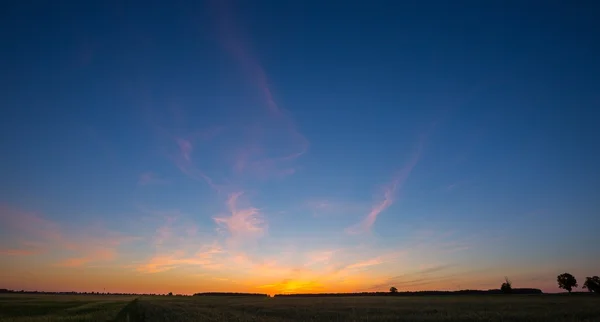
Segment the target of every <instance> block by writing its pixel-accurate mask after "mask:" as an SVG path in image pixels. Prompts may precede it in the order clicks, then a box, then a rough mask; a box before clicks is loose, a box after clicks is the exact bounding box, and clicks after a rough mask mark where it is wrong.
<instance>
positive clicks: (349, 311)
mask: <svg viewBox="0 0 600 322" xmlns="http://www.w3.org/2000/svg"><path fill="white" fill-rule="evenodd" d="M0 321H14V322H30V321H31V322H34V321H48V322H54V321H131V322H133V321H148V322H151V321H600V297H598V296H569V295H566V294H565V295H513V296H505V295H485V296H440V297H435V296H413V297H400V296H397V297H390V296H384V297H313V298H261V297H257V298H253V297H223V296H219V297H208V296H207V297H167V296H164V297H159V296H156V297H139V298H132V297H125V296H90V295H87V296H84V295H76V296H69V295H28V294H11V295H0Z"/></svg>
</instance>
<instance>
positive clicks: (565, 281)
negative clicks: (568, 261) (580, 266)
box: [556, 273, 577, 293]
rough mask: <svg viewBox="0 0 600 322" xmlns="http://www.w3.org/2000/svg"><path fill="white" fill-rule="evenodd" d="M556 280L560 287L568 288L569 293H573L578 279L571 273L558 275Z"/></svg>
mask: <svg viewBox="0 0 600 322" xmlns="http://www.w3.org/2000/svg"><path fill="white" fill-rule="evenodd" d="M556 281H557V282H558V287H560V288H562V289H564V290H567V291H568V292H569V293H571V290H573V288H574V287H577V279H575V276H573V275H571V274H569V273H562V274H560V275H558V276H557V277H556Z"/></svg>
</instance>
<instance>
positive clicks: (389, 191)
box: [346, 143, 423, 234]
mask: <svg viewBox="0 0 600 322" xmlns="http://www.w3.org/2000/svg"><path fill="white" fill-rule="evenodd" d="M422 148H423V144H422V143H420V144H419V146H418V149H417V151H416V152H415V153H413V155H412V156H411V157H410V159H409V160H408V162H407V163H406V164H405V165H404V167H403V168H402V169H401V170H400V171H399V172H398V173H397V174H396V175H395V176H394V177H393V179H392V181H391V182H390V183H389V184H388V185H386V186H385V187H384V191H383V200H382V201H380V202H379V203H377V204H375V205H373V207H372V208H371V211H370V212H369V213H368V214H367V216H366V217H365V218H364V219H363V220H362V222H360V223H359V224H357V225H354V226H352V227H349V228H347V229H346V232H348V233H351V234H356V233H360V232H364V231H368V230H370V229H371V227H372V226H373V224H374V223H375V221H376V220H377V216H379V214H380V213H381V212H383V211H384V210H386V209H387V208H389V207H390V206H391V205H392V204H393V203H394V202H395V201H396V191H397V190H399V189H401V188H402V186H403V185H404V183H405V181H406V179H408V176H409V175H410V173H411V172H412V170H413V169H414V167H415V166H416V165H417V163H418V162H419V160H420V158H421V153H422Z"/></svg>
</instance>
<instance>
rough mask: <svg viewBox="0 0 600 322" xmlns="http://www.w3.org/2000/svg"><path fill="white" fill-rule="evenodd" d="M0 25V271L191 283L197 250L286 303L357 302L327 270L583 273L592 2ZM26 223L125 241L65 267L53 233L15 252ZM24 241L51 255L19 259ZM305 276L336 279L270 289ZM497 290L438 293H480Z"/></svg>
mask: <svg viewBox="0 0 600 322" xmlns="http://www.w3.org/2000/svg"><path fill="white" fill-rule="evenodd" d="M0 12H2V13H1V16H0V21H1V22H0V35H1V36H2V39H3V42H2V45H1V46H2V50H1V51H0V70H1V71H2V72H1V73H0V81H1V83H0V85H1V86H0V91H1V92H0V94H1V95H0V108H1V117H0V191H1V194H0V203H2V205H3V208H1V209H2V212H3V214H2V220H4V223H5V226H4V227H9V228H5V229H4V228H0V230H2V229H4V230H6V231H5V232H6V233H10V234H7V235H6V236H7V237H3V238H2V239H0V242H2V246H3V247H2V249H4V251H3V254H4V255H0V256H13V257H17V258H18V260H16V263H20V262H19V261H22V262H23V263H25V262H27V261H29V260H33V259H32V258H35V256H47V257H44V258H45V259H44V262H45V263H46V262H47V263H51V262H52V260H53V259H56V258H60V259H62V258H66V259H65V260H67V262H65V263H68V264H69V265H66V266H70V267H71V266H77V267H87V266H86V265H91V264H94V263H97V262H102V263H105V264H106V265H111V267H114V268H116V267H118V268H119V272H118V273H115V274H117V275H116V276H120V277H122V276H128V275H127V274H133V273H131V270H132V267H134V268H133V271H134V272H136V274H142V275H143V274H144V273H148V272H150V271H152V272H154V271H157V270H160V269H157V270H154V271H153V270H152V269H148V267H150V266H148V265H149V263H156V262H160V261H163V264H164V261H165V258H168V259H169V260H167V262H169V263H170V264H168V265H167V264H164V267H168V269H165V270H161V271H162V272H164V271H166V270H169V271H171V272H172V271H173V270H175V271H177V269H183V268H186V267H187V266H192V267H195V268H193V269H197V270H199V271H202V270H204V269H207V270H210V268H211V267H209V266H210V265H206V263H204V262H203V264H198V263H196V262H194V261H193V260H190V258H195V257H193V256H198V255H194V254H196V251H195V250H197V249H198V248H202V247H204V246H206V245H212V246H214V247H216V248H218V249H220V250H221V251H220V252H218V254H221V255H222V256H221V257H219V258H216V259H213V260H214V261H215V262H218V263H229V262H227V261H231V260H233V261H234V262H235V263H237V264H240V263H239V261H240V258H242V257H243V258H245V260H246V261H247V262H246V264H248V263H251V264H248V265H255V266H250V267H251V268H254V269H257V268H256V267H258V266H256V265H259V264H257V263H264V262H268V263H272V262H276V263H277V265H278V266H277V267H278V268H281V270H282V271H283V272H280V273H281V275H277V276H278V277H277V278H279V280H277V281H268V280H264V279H260V277H256V276H250V277H248V278H247V280H248V281H255V280H256V281H259V280H260V283H263V282H264V284H268V285H271V284H273V283H276V282H280V281H281V280H285V281H288V280H290V279H292V280H293V279H298V280H302V281H304V282H298V283H299V284H298V285H301V286H297V285H296V286H293V287H292V286H290V285H289V284H285V283H283V284H285V285H287V286H285V285H284V286H281V285H280V286H278V287H279V288H278V289H277V290H284V291H285V290H288V291H289V290H292V291H296V290H303V289H305V290H309V289H310V290H315V289H316V290H321V289H320V288H318V287H317V286H315V285H320V286H319V287H322V289H330V290H335V289H338V290H339V289H343V290H362V289H368V288H369V287H370V285H369V284H368V283H366V282H355V283H354V284H352V283H351V282H348V281H347V283H350V284H344V283H343V282H341V280H340V278H341V277H339V276H337V275H336V274H338V273H339V271H338V270H337V269H339V267H346V269H347V270H349V272H350V273H347V274H348V275H344V276H353V277H354V278H355V280H356V281H360V280H361V278H365V277H368V278H369V279H373V280H375V279H378V280H379V281H382V282H384V283H386V282H387V280H386V278H390V276H398V275H400V274H399V273H400V272H412V271H413V270H414V269H417V270H418V267H420V268H421V269H423V267H426V266H428V265H429V266H432V265H433V266H435V265H438V266H439V267H446V266H450V267H456V269H457V270H458V271H460V272H462V273H464V274H466V272H468V271H469V269H477V268H481V269H484V268H486V267H487V266H486V265H491V266H493V267H496V268H499V269H501V270H499V271H498V274H499V275H498V276H499V277H500V278H501V277H502V276H504V275H506V274H512V275H514V276H515V278H513V280H516V281H518V282H521V283H522V284H527V285H530V286H534V287H542V288H545V289H547V290H554V289H555V288H554V286H553V283H554V282H553V278H554V277H553V276H554V275H555V273H556V274H558V273H562V271H563V270H571V271H573V272H576V273H579V274H592V273H595V274H597V273H598V272H592V271H593V269H597V268H598V267H600V262H598V260H597V259H593V258H597V256H593V255H592V253H594V252H597V251H596V250H595V248H594V245H597V244H598V243H599V242H600V240H599V239H598V237H597V232H596V229H595V228H594V227H598V224H599V223H600V219H599V218H600V216H599V213H598V212H599V211H600V201H599V200H600V198H599V197H600V196H599V195H598V192H599V191H600V170H599V167H598V165H599V164H600V148H599V147H600V144H599V143H598V139H600V127H598V120H599V116H600V112H599V108H600V60H598V59H597V58H596V57H598V56H599V54H598V53H599V52H600V33H599V30H600V25H599V23H598V22H597V21H598V20H599V13H600V5H598V4H596V3H595V2H593V1H578V2H568V1H554V2H551V3H550V2H548V1H485V2H481V1H461V2H460V3H456V2H449V1H404V2H401V1H371V2H368V1H294V2H292V1H228V2H225V1H212V2H194V1H190V2H185V1H177V2H173V3H167V2H159V1H150V2H141V1H139V2H136V1H129V2H125V3H123V2H122V1H106V2H105V1H98V2H95V3H91V2H85V3H84V2H82V3H78V4H76V3H71V2H62V3H56V2H52V1H30V2H25V1H13V2H12V3H3V4H2V8H1V9H0ZM236 202H237V204H236ZM228 205H229V206H228ZM232 205H237V206H232ZM242 205H243V206H242ZM241 208H243V210H240V209H241ZM244 210H248V211H244ZM24 213H27V214H34V215H31V216H34V217H35V218H37V219H40V218H42V219H43V220H44V222H47V223H50V224H51V225H52V226H53V227H60V228H57V229H59V230H60V233H59V234H60V235H61V236H63V235H66V236H70V235H72V233H73V232H74V231H77V232H79V231H82V230H83V231H85V229H84V228H83V227H90V226H94V227H96V226H97V227H96V228H95V229H94V233H97V234H99V235H100V236H104V237H103V238H108V237H106V236H108V235H110V234H119V236H121V235H122V236H130V237H132V238H131V239H132V240H135V241H134V242H123V243H117V244H116V245H113V244H111V243H109V242H107V241H106V240H104V241H103V239H101V237H98V238H100V239H99V240H100V241H98V240H97V239H94V242H93V243H92V242H90V244H96V245H97V244H103V243H107V245H108V246H106V247H104V246H103V248H102V250H98V249H96V248H93V249H80V250H78V251H80V252H84V253H91V254H96V253H97V256H95V255H94V256H93V255H89V256H87V257H85V258H86V260H82V261H68V260H69V258H68V257H69V256H67V255H65V254H66V250H65V249H67V250H68V251H69V252H73V249H70V248H69V247H67V246H65V244H64V240H63V239H64V238H63V239H61V240H63V242H59V241H57V240H55V239H52V238H50V237H48V238H50V239H51V240H39V238H40V237H39V236H38V237H36V236H28V234H33V235H35V233H32V231H36V230H35V229H41V228H39V227H38V228H35V227H33V228H32V226H35V225H39V221H36V220H37V219H35V220H34V219H31V218H30V217H26V216H25V217H24V215H23V214H24ZM19 218H20V219H19ZM23 218H29V219H26V220H25V219H23ZM32 218H33V217H32ZM22 221H24V222H25V224H23V223H21V224H15V222H22ZM11 225H13V226H11ZM10 227H12V228H10ZM19 227H20V228H19ZM24 227H25V228H24ZM98 227H101V228H98ZM190 227H195V228H194V229H195V230H196V231H194V232H193V233H191V232H189V231H188V230H189V229H190ZM18 229H24V231H19V230H18ZM178 229H179V230H178ZM186 229H188V230H186ZM9 230H10V231H9ZM164 231H169V232H170V233H164V234H163V233H161V232H164ZM184 231H186V232H187V233H185V232H184ZM13 235H14V236H13ZM38 235H39V234H38ZM83 235H84V236H85V235H86V233H83ZM181 235H186V236H188V239H185V238H175V237H174V236H181ZM23 236H25V237H23ZM110 236H112V235H110ZM36 238H38V239H37V240H35V242H32V239H36ZM77 238H84V239H85V237H77ZM169 238H171V239H176V241H175V240H171V242H172V244H173V245H171V244H170V247H171V248H168V249H164V248H163V247H164V246H161V245H163V244H162V243H163V241H164V240H165V239H166V240H168V239H169ZM125 240H129V239H126V238H125ZM157 240H159V241H157ZM242 241H243V242H242ZM73 243H77V244H86V242H85V241H81V240H79V239H77V241H75V242H73ZM414 243H416V244H418V245H421V246H422V247H429V248H427V249H429V251H430V253H429V255H423V254H422V253H418V252H417V253H415V254H413V253H412V252H411V251H414V250H415V249H416V248H414V247H416V246H414ZM33 244H36V245H37V244H53V245H54V246H53V247H52V248H51V249H45V248H44V249H37V248H36V250H35V252H34V251H31V250H30V251H27V250H25V249H24V248H23V247H24V246H23V245H29V246H27V247H30V246H31V245H33ZM182 245H184V246H182ZM212 246H211V247H212ZM449 248H450V249H449ZM107 249H109V250H108V251H107ZM181 249H186V251H185V253H178V252H176V250H181ZM202 249H204V248H202ZM357 249H358V250H357ZM290 252H296V253H297V254H308V255H306V256H307V258H309V259H308V264H307V263H304V266H302V261H301V260H300V261H299V260H298V259H297V258H296V259H292V260H290V259H288V258H287V257H286V256H287V255H285V254H289V253H290ZM108 253H110V256H109V255H107V254H108ZM315 253H318V254H325V255H323V256H324V257H323V258H325V257H327V256H329V257H327V261H324V260H323V258H322V257H319V256H320V255H314V254H315ZM356 253H360V254H363V256H358V257H357V256H354V257H352V256H350V257H348V256H346V255H347V254H356ZM16 254H20V255H27V256H18V255H16ZM123 254H128V257H125V256H124V255H123ZM240 254H243V256H242V255H240ZM327 254H328V255H327ZM398 254H403V255H402V256H409V257H410V264H406V261H402V260H400V259H399V258H398V257H399V256H400V255H398ZM407 254H408V255H407ZM417 255H419V256H417ZM73 256H75V255H73ZM211 256H212V255H211ZM244 256H245V257H244ZM88 257H89V258H88ZM370 257H373V258H375V259H376V260H375V259H373V258H370ZM75 258H79V259H80V257H75ZM132 258H133V259H134V261H133V262H132V263H128V260H131V259H132ZM236 258H237V262H236ZM311 258H312V259H311ZM315 258H317V259H320V260H317V262H318V263H329V265H331V266H332V267H333V266H335V267H336V268H335V269H333V268H331V267H329V266H322V267H321V266H318V267H313V268H309V269H308V268H307V270H308V271H306V272H304V273H303V274H304V275H302V276H301V277H298V276H296V275H294V276H290V275H289V274H292V273H289V274H288V275H286V274H287V273H285V272H286V269H290V270H291V271H293V272H297V266H298V265H300V266H302V267H311V266H310V265H313V264H314V260H315ZM402 258H404V257H402ZM298 261H299V262H298ZM352 261H354V262H355V264H357V263H363V264H365V263H366V264H365V265H363V266H361V265H354V266H353V264H352V263H350V262H352ZM334 263H335V264H334ZM394 263H396V264H394ZM393 264H394V265H393ZM14 265H16V266H14V267H12V268H13V269H14V268H15V267H18V265H19V264H14ZM48 265H50V264H48ZM144 265H146V266H144ZM194 265H195V266H194ZM202 265H204V266H202ZM307 265H308V266H307ZM344 265H345V266H344ZM407 265H408V266H407ZM411 265H412V266H411ZM537 265H543V267H544V269H542V270H541V271H539V272H536V271H535V267H536V266H537ZM198 266H200V267H198ZM205 266H206V267H205ZM123 267H126V268H123ZM144 267H146V268H144ZM357 267H361V269H362V268H367V269H366V270H361V271H360V272H359V273H352V272H353V271H352V270H353V269H355V268H357ZM128 269H129V270H128ZM186 272H187V271H186ZM278 272H279V271H278ZM332 272H335V273H332ZM188 273H189V272H188ZM235 273H236V272H232V273H231V276H236V274H235ZM444 273H446V274H450V273H449V272H443V270H442V272H440V274H444ZM119 274H121V275H119ZM178 274H184V273H181V272H179V273H178ZM211 274H212V273H211ZM294 274H296V273H294ZM323 274H325V275H323ZM353 274H354V275H353ZM356 274H358V275H356ZM360 274H363V275H360ZM494 274H496V273H495V272H494V273H492V272H490V273H489V275H485V274H484V275H482V276H481V278H480V279H472V280H470V282H468V281H469V280H468V279H467V282H465V281H462V282H461V281H455V280H451V281H449V282H447V285H446V286H444V287H446V288H455V287H457V286H456V285H459V284H460V285H461V286H463V287H466V285H473V286H474V287H479V286H486V287H487V285H488V284H486V283H491V284H490V285H492V286H493V285H494V283H496V280H498V276H496V275H494ZM544 274H546V275H544ZM136 276H137V275H136ZM143 276H145V275H143ZM143 276H142V277H139V276H138V278H140V283H141V284H140V285H143V281H144V280H143ZM210 276H213V275H210ZM324 276H327V277H324ZM453 276H456V275H453ZM539 276H544V278H545V279H544V278H540V277H539ZM442 277H443V276H442V275H440V276H438V277H436V278H442ZM546 277H548V278H546ZM115 278H116V277H115ZM165 278H166V277H165ZM465 278H466V277H465ZM581 278H583V276H581ZM389 282H390V283H391V282H393V283H397V284H399V285H401V283H402V281H396V280H390V281H389ZM500 282H501V280H499V282H498V283H500ZM70 283H71V284H72V285H79V284H77V282H76V281H71V282H70ZM253 283H255V282H248V283H247V284H245V286H244V287H245V288H244V289H249V288H250V289H252V288H253V287H257V286H258V285H255V284H253ZM303 283H304V284H303ZM365 283H366V284H365ZM468 283H471V284H468ZM283 284H282V285H283ZM48 285H50V284H48ZM273 285H274V284H273ZM302 285H304V286H302ZM340 285H342V286H340ZM343 285H351V286H343ZM492 286H490V287H492ZM15 287H17V286H15ZM48 287H53V286H51V285H50V286H48ZM218 287H221V286H218ZM222 287H223V288H227V287H229V288H231V287H232V286H231V285H229V284H223V285H222ZM274 287H275V286H274ZM303 287H304V288H303ZM422 287H429V286H422ZM130 288H135V289H136V290H138V289H142V287H141V286H135V285H134V286H131V287H130Z"/></svg>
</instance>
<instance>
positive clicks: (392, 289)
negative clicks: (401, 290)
mask: <svg viewBox="0 0 600 322" xmlns="http://www.w3.org/2000/svg"><path fill="white" fill-rule="evenodd" d="M390 293H398V289H397V288H396V287H394V286H392V287H390Z"/></svg>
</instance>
